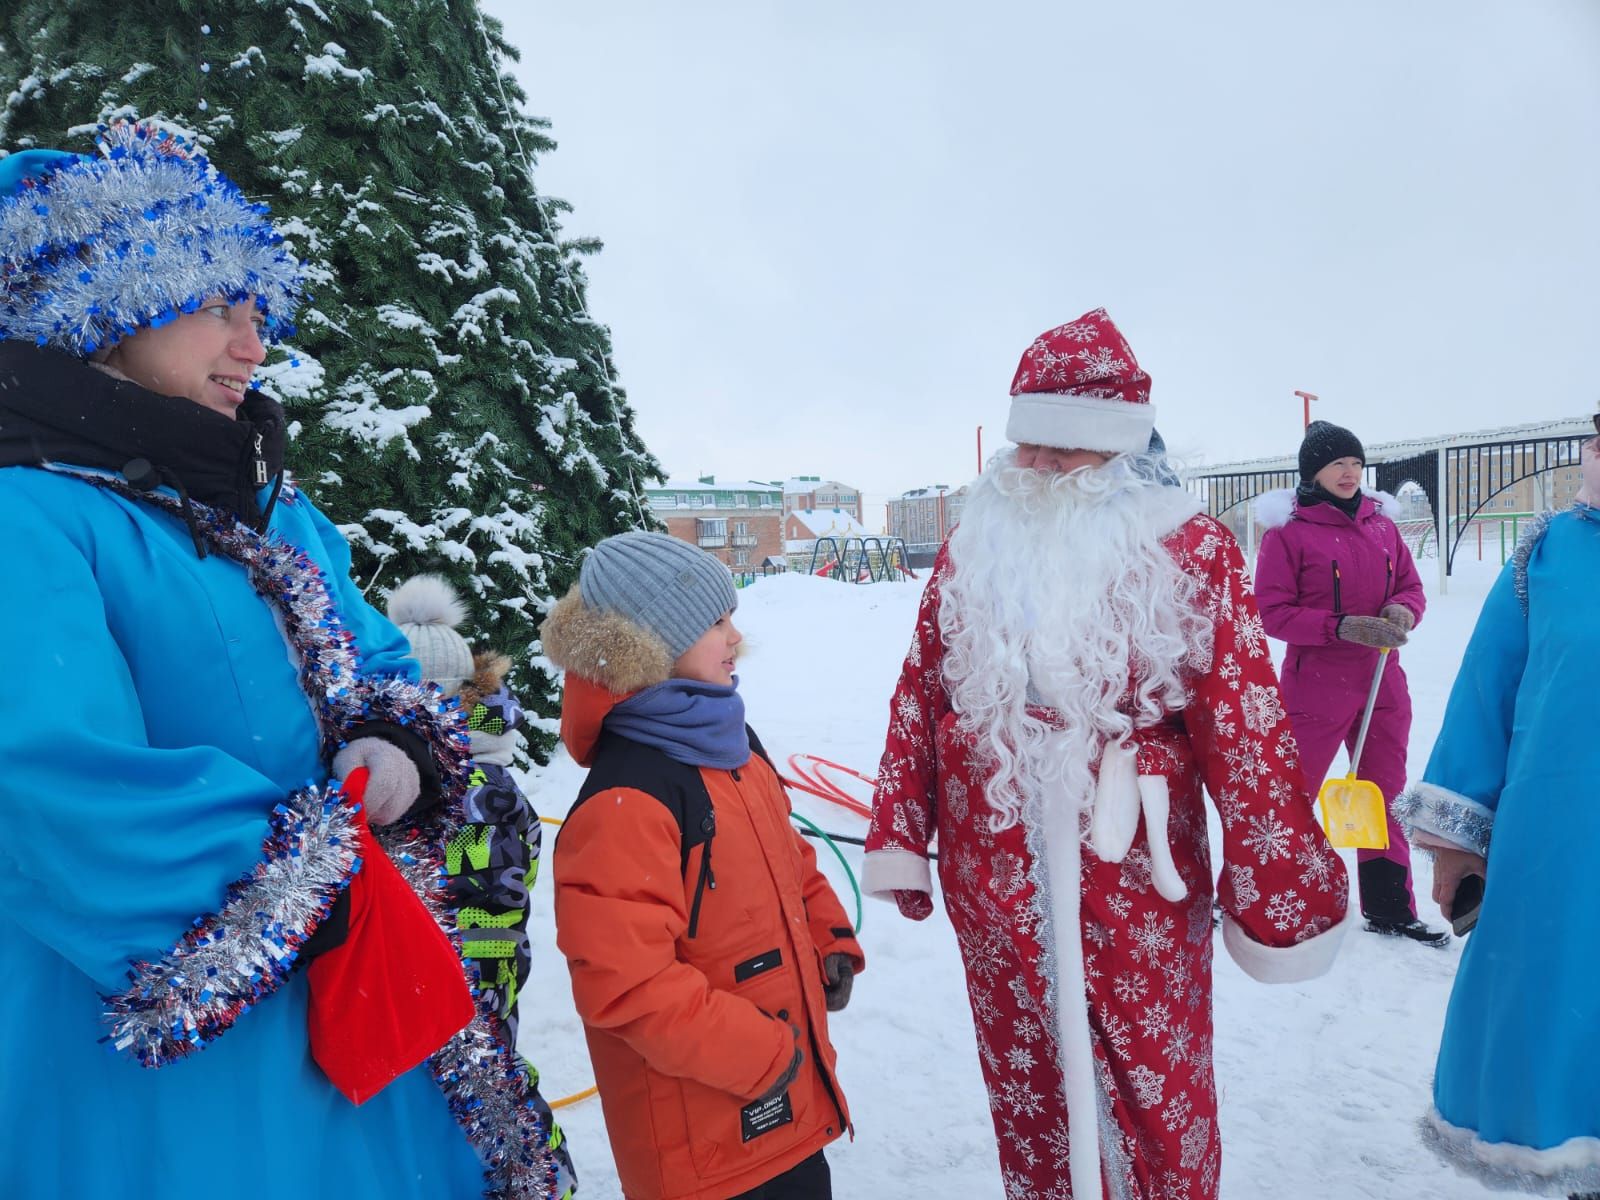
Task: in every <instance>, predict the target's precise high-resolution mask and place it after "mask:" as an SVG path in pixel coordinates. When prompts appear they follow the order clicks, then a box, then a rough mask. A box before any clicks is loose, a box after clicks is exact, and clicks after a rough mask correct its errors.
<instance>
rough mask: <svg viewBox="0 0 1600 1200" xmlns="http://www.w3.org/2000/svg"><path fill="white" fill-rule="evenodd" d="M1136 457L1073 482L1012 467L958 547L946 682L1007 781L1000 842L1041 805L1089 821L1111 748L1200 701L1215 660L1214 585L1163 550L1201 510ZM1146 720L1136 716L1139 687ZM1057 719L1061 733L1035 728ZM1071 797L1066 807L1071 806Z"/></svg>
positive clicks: (947, 611)
mask: <svg viewBox="0 0 1600 1200" xmlns="http://www.w3.org/2000/svg"><path fill="white" fill-rule="evenodd" d="M1145 466H1146V464H1145V463H1143V462H1142V461H1141V460H1140V459H1139V458H1137V457H1135V456H1128V455H1121V456H1118V457H1116V458H1113V459H1111V460H1109V461H1108V462H1107V463H1105V464H1104V465H1103V466H1099V467H1092V468H1084V469H1080V470H1077V471H1073V472H1071V473H1069V474H1065V475H1063V474H1057V473H1046V472H1040V471H1033V470H1023V469H1021V468H1019V467H1017V466H1016V464H1015V456H1014V452H1009V451H1008V452H1005V453H1002V454H1000V455H997V456H996V458H995V460H994V461H993V462H992V463H991V464H990V466H989V469H988V470H987V471H985V472H984V473H983V474H982V475H981V476H980V477H979V478H978V480H977V482H976V483H974V484H973V485H972V488H971V490H970V492H969V494H968V499H967V503H966V507H965V510H964V511H963V513H962V518H961V524H960V525H959V526H958V527H957V529H956V531H955V532H954V533H953V534H952V535H951V537H950V558H951V563H952V569H951V573H950V575H949V577H948V578H947V579H946V581H945V583H944V585H943V588H942V591H941V599H940V608H939V625H940V631H941V633H942V634H943V637H944V643H945V656H944V668H943V673H944V683H945V687H946V688H947V690H948V692H949V695H950V699H951V703H952V707H953V708H954V709H955V712H956V714H957V718H958V720H959V722H960V727H961V730H962V731H963V732H964V733H966V734H967V735H969V736H971V737H973V738H974V739H975V741H976V743H977V746H978V749H979V751H980V753H981V754H982V755H983V756H984V757H986V758H987V759H988V760H989V763H990V764H991V765H992V767H993V771H992V773H991V775H990V778H989V782H988V785H987V789H986V790H987V798H988V801H989V806H990V809H991V814H990V822H991V824H992V825H993V827H994V828H995V829H997V830H999V829H1005V828H1008V827H1010V826H1012V825H1014V824H1016V822H1017V821H1018V820H1019V819H1020V818H1021V817H1022V811H1023V806H1024V804H1025V803H1026V802H1027V801H1028V799H1029V798H1030V797H1037V798H1038V799H1039V800H1041V801H1043V800H1044V799H1045V798H1046V797H1049V798H1050V801H1051V803H1057V802H1061V801H1065V802H1066V803H1069V804H1072V805H1074V806H1075V807H1077V808H1079V809H1080V810H1082V809H1083V808H1084V807H1085V806H1087V804H1088V803H1089V800H1090V798H1091V796H1092V794H1093V786H1094V765H1095V764H1096V763H1097V762H1098V761H1099V759H1100V753H1101V751H1102V749H1103V748H1104V746H1105V744H1106V742H1108V741H1113V740H1120V739H1122V738H1125V737H1127V736H1128V735H1129V734H1130V733H1132V732H1133V730H1134V729H1135V728H1136V727H1147V726H1150V725H1153V724H1155V723H1157V722H1159V721H1160V720H1162V719H1163V718H1164V717H1165V716H1166V714H1167V713H1168V712H1171V711H1174V710H1176V709H1180V708H1182V707H1183V706H1184V704H1185V702H1186V700H1187V695H1188V692H1187V687H1186V685H1185V682H1184V676H1185V675H1186V674H1188V673H1190V672H1193V671H1198V670H1203V669H1205V668H1206V667H1207V666H1208V665H1209V664H1210V660H1211V651H1212V630H1211V623H1210V621H1208V620H1207V619H1206V618H1205V617H1204V616H1202V615H1201V613H1200V612H1199V610H1198V608H1197V606H1196V596H1197V593H1198V586H1197V585H1196V583H1195V582H1194V581H1193V580H1192V579H1191V578H1190V577H1189V576H1188V575H1186V574H1185V573H1184V572H1183V571H1182V570H1181V569H1180V568H1179V567H1178V565H1177V563H1176V562H1175V561H1174V560H1173V558H1172V556H1171V554H1169V553H1168V552H1167V551H1166V549H1165V548H1163V546H1162V545H1161V539H1162V538H1164V537H1166V536H1167V535H1168V534H1170V533H1172V532H1173V531H1174V530H1176V529H1177V528H1178V527H1179V526H1180V525H1182V524H1183V522H1184V521H1186V520H1188V518H1189V517H1191V516H1193V515H1194V514H1195V513H1196V512H1197V511H1199V507H1200V506H1199V503H1198V501H1195V500H1194V499H1193V498H1192V497H1190V496H1188V495H1186V494H1185V493H1184V492H1182V491H1181V490H1179V489H1177V488H1171V487H1167V486H1164V485H1162V484H1160V483H1158V482H1155V481H1153V480H1152V479H1151V478H1149V477H1148V475H1147V474H1146V473H1145V471H1144V469H1143V468H1144V467H1145ZM1130 681H1132V683H1133V691H1132V694H1131V699H1132V703H1131V706H1122V707H1119V706H1120V705H1121V704H1122V701H1123V699H1124V696H1125V694H1127V692H1128V687H1129V683H1130ZM1030 701H1031V702H1033V703H1036V704H1038V705H1041V706H1043V707H1045V708H1050V709H1054V710H1055V711H1056V712H1057V713H1058V714H1060V717H1061V721H1062V727H1061V728H1059V729H1058V728H1056V727H1054V726H1053V725H1052V724H1048V723H1046V722H1044V721H1041V720H1039V719H1038V718H1036V717H1033V716H1030V715H1029V713H1028V705H1029V702H1030ZM1058 797H1059V800H1058V799H1057V798H1058Z"/></svg>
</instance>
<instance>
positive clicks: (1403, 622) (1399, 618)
mask: <svg viewBox="0 0 1600 1200" xmlns="http://www.w3.org/2000/svg"><path fill="white" fill-rule="evenodd" d="M1378 615H1379V616H1380V617H1382V618H1383V619H1384V620H1385V621H1387V622H1389V624H1391V625H1398V626H1400V632H1401V633H1410V632H1411V630H1412V629H1413V628H1414V627H1415V626H1416V623H1417V618H1416V617H1415V616H1413V615H1412V612H1411V610H1410V609H1409V608H1407V607H1406V606H1405V605H1404V604H1385V605H1384V606H1383V608H1382V610H1381V611H1379V613H1378Z"/></svg>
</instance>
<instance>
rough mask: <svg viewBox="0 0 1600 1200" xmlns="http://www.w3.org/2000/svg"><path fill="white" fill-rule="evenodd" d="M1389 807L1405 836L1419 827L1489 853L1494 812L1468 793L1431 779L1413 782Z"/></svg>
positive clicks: (1468, 848)
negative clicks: (1452, 789) (1467, 794)
mask: <svg viewBox="0 0 1600 1200" xmlns="http://www.w3.org/2000/svg"><path fill="white" fill-rule="evenodd" d="M1389 808H1390V811H1392V812H1393V813H1394V819H1395V820H1396V821H1399V822H1400V824H1401V826H1402V827H1403V828H1404V829H1405V831H1406V836H1407V837H1411V836H1413V835H1415V833H1416V832H1417V830H1419V829H1420V830H1423V831H1425V832H1427V833H1431V834H1434V835H1436V836H1438V837H1442V838H1444V840H1445V841H1447V842H1453V843H1454V844H1455V845H1457V846H1460V847H1461V848H1462V849H1464V850H1471V851H1472V852H1473V853H1474V854H1478V855H1481V856H1483V857H1485V858H1487V857H1488V854H1489V837H1490V835H1491V834H1492V833H1493V832H1494V812H1493V810H1491V809H1489V808H1487V807H1485V806H1484V805H1482V804H1479V803H1478V802H1477V801H1476V800H1474V799H1472V798H1471V797H1470V796H1463V795H1462V794H1461V793H1460V792H1453V791H1451V790H1450V789H1449V788H1446V787H1440V786H1439V785H1438V784H1434V783H1416V784H1412V785H1411V786H1410V787H1408V788H1407V789H1406V790H1405V791H1403V792H1401V793H1400V794H1399V795H1398V796H1396V797H1395V798H1394V799H1393V800H1392V801H1390V802H1389Z"/></svg>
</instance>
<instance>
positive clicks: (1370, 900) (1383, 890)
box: [1356, 858, 1450, 949]
mask: <svg viewBox="0 0 1600 1200" xmlns="http://www.w3.org/2000/svg"><path fill="white" fill-rule="evenodd" d="M1356 880H1357V883H1358V884H1359V886H1360V888H1361V915H1362V916H1364V917H1366V918H1367V929H1368V931H1369V932H1371V933H1382V934H1385V935H1387V936H1389V937H1404V938H1410V939H1411V940H1412V941H1414V942H1421V943H1422V944H1423V945H1424V946H1432V947H1434V948H1435V949H1441V948H1443V947H1445V946H1448V945H1449V944H1450V931H1449V930H1447V929H1434V928H1433V927H1432V926H1430V925H1424V924H1423V923H1422V922H1421V921H1419V920H1417V918H1416V917H1414V916H1412V915H1411V893H1410V891H1409V890H1408V889H1407V888H1406V869H1405V868H1404V867H1402V866H1401V865H1400V864H1399V863H1397V862H1390V861H1389V860H1388V859H1387V858H1374V859H1369V860H1368V861H1367V862H1364V863H1361V864H1360V865H1359V866H1357V867H1356Z"/></svg>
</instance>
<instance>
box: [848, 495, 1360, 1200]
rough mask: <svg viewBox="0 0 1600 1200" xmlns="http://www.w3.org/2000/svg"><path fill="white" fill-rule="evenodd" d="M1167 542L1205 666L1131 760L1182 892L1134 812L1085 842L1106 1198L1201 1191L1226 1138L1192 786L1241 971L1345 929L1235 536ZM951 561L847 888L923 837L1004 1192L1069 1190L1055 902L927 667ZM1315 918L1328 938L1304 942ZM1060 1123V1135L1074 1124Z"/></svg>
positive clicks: (1207, 865)
mask: <svg viewBox="0 0 1600 1200" xmlns="http://www.w3.org/2000/svg"><path fill="white" fill-rule="evenodd" d="M1164 545H1166V547H1167V548H1168V549H1169V551H1170V552H1171V553H1172V555H1173V556H1174V558H1175V560H1176V561H1177V562H1178V564H1179V566H1180V567H1181V568H1182V569H1183V570H1184V571H1185V572H1187V573H1188V574H1189V575H1190V576H1191V577H1193V578H1194V579H1195V580H1196V581H1197V582H1198V583H1199V584H1200V588H1201V590H1200V604H1201V607H1202V610H1203V611H1204V612H1205V613H1206V615H1208V616H1209V617H1210V618H1211V620H1212V622H1213V625H1214V631H1215V643H1214V651H1213V654H1212V659H1211V663H1210V666H1209V668H1208V669H1207V670H1205V671H1204V672H1203V673H1198V674H1194V675H1192V676H1191V677H1189V678H1187V679H1186V681H1185V682H1186V684H1187V685H1188V688H1189V701H1188V704H1187V706H1186V707H1185V708H1184V709H1183V710H1182V711H1181V712H1174V713H1172V714H1169V716H1168V718H1167V719H1166V720H1165V721H1164V722H1162V723H1161V724H1159V725H1156V726H1154V727H1151V728H1145V729H1141V730H1138V731H1137V732H1136V734H1135V742H1136V744H1137V747H1138V770H1139V773H1140V774H1141V775H1155V774H1159V775H1163V776H1165V777H1166V779H1167V781H1168V789H1169V795H1170V800H1171V816H1170V823H1169V830H1168V834H1169V841H1170V843H1171V849H1172V857H1173V861H1174V862H1175V864H1176V866H1177V869H1178V872H1179V874H1180V875H1181V876H1182V877H1183V879H1184V881H1185V883H1186V884H1187V886H1188V896H1187V897H1186V898H1185V899H1184V900H1183V901H1181V902H1179V903H1176V904H1174V903H1171V902H1169V901H1167V900H1165V899H1163V898H1162V897H1161V896H1160V895H1158V894H1157V892H1156V890H1155V888H1154V887H1153V885H1152V883H1151V877H1150V868H1151V859H1150V850H1149V843H1148V840H1147V837H1146V831H1145V826H1144V823H1143V821H1142V820H1141V822H1140V825H1139V830H1138V834H1137V836H1136V837H1135V839H1134V843H1133V847H1132V849H1131V850H1130V851H1129V853H1128V855H1127V856H1126V858H1125V859H1124V860H1123V861H1122V862H1120V863H1111V862H1105V861H1102V860H1101V859H1100V858H1098V857H1097V856H1096V855H1095V853H1094V850H1093V849H1092V848H1091V847H1090V845H1089V842H1088V839H1087V838H1084V839H1082V843H1081V850H1080V853H1081V858H1082V886H1081V893H1080V894H1081V900H1080V908H1079V912H1080V925H1081V938H1082V953H1083V967H1084V975H1085V980H1086V995H1085V997H1084V999H1083V1002H1082V1003H1083V1004H1084V1005H1085V1014H1086V1016H1087V1019H1088V1024H1089V1033H1090V1038H1089V1041H1090V1044H1091V1046H1092V1050H1093V1056H1094V1075H1095V1076H1096V1079H1097V1083H1098V1088H1097V1091H1098V1093H1099V1095H1100V1099H1101V1109H1102V1111H1101V1114H1100V1116H1099V1121H1098V1123H1099V1128H1100V1161H1101V1169H1102V1171H1103V1172H1104V1179H1105V1183H1106V1195H1107V1196H1110V1197H1113V1198H1122V1197H1126V1198H1128V1200H1208V1198H1210V1197H1215V1196H1216V1195H1217V1184H1218V1173H1219V1169H1220V1163H1221V1148H1220V1145H1219V1142H1218V1135H1217V1090H1216V1083H1215V1080H1214V1077H1213V1074H1212V1025H1211V953H1212V917H1211V908H1212V903H1211V902H1212V878H1213V872H1212V867H1211V862H1210V854H1209V848H1208V844H1207V835H1206V819H1205V809H1204V802H1203V800H1202V788H1204V789H1205V790H1209V791H1210V793H1211V795H1212V797H1213V799H1214V801H1215V803H1216V805H1217V809H1218V812H1219V814H1220V817H1221V823H1222V828H1223V872H1222V877H1221V881H1220V900H1221V905H1222V908H1223V911H1224V914H1225V917H1224V923H1225V927H1224V941H1225V943H1226V944H1227V946H1228V949H1229V950H1230V952H1232V953H1233V955H1234V957H1235V958H1236V959H1238V960H1239V962H1240V965H1241V966H1243V967H1244V968H1245V969H1246V970H1247V971H1249V972H1250V973H1251V974H1252V975H1254V976H1256V977H1257V978H1260V979H1266V980H1273V979H1283V980H1290V979H1301V978H1309V977H1311V976H1312V975H1316V974H1320V973H1321V971H1322V970H1324V969H1326V966H1327V964H1328V962H1329V961H1330V960H1331V958H1332V956H1333V951H1334V949H1335V948H1336V946H1337V942H1338V937H1337V936H1336V934H1337V932H1339V931H1342V924H1341V923H1342V921H1343V918H1344V916H1345V905H1346V880H1345V872H1344V866H1343V863H1342V862H1341V861H1340V860H1339V858H1338V856H1337V855H1336V854H1335V853H1334V852H1333V850H1332V848H1331V847H1330V846H1329V845H1328V842H1327V839H1326V837H1325V836H1324V834H1323V832H1322V829H1321V827H1320V826H1319V825H1318V824H1317V821H1316V819H1315V817H1314V815H1313V812H1312V807H1311V801H1310V797H1309V796H1308V794H1307V791H1306V787H1305V784H1304V782H1303V780H1302V778H1301V774H1300V770H1299V766H1298V764H1297V761H1296V754H1295V745H1294V738H1293V734H1292V733H1291V731H1290V726H1289V722H1288V718H1287V716H1286V715H1285V712H1284V707H1283V703H1282V699H1281V697H1280V695H1279V691H1278V681H1277V676H1276V674H1275V673H1274V671H1273V667H1272V662H1271V660H1270V659H1269V657H1268V654H1267V639H1266V633H1265V631H1264V630H1263V628H1262V624H1261V618H1260V615H1259V614H1258V613H1257V611H1256V605H1255V599H1254V596H1253V594H1252V591H1251V586H1250V581H1249V575H1248V572H1247V569H1246V567H1245V563H1244V559H1243V556H1242V555H1241V554H1240V551H1239V547H1238V544H1237V543H1236V542H1235V540H1234V538H1233V536H1232V535H1231V534H1230V533H1228V532H1227V530H1226V529H1224V528H1223V527H1222V526H1221V525H1219V524H1218V523H1217V522H1215V521H1214V520H1212V519H1211V518H1209V517H1205V516H1196V517H1194V518H1192V519H1190V520H1189V521H1188V522H1187V523H1186V524H1184V525H1183V526H1182V527H1181V528H1179V529H1178V530H1177V531H1176V532H1175V533H1173V534H1171V535H1170V536H1169V537H1168V538H1167V539H1166V540H1165V542H1164ZM948 570H949V562H948V551H945V552H943V553H941V555H940V560H939V562H938V563H937V564H936V566H935V570H934V574H933V577H932V579H930V581H929V583H928V586H927V589H926V590H925V592H924V594H923V598H922V607H921V610H920V612H919V614H918V619H917V629H916V636H915V639H914V640H913V642H912V646H911V650H910V653H909V654H908V655H907V656H906V661H905V666H904V668H903V670H902V672H901V676H900V682H899V686H898V688H897V689H896V692H895V696H894V700H893V703H892V708H891V716H890V725H889V735H888V742H887V746H886V748H885V750H884V754H883V760H882V763H881V765H880V767H879V773H878V786H877V793H876V796H875V797H874V806H873V820H872V829H871V831H870V833H869V834H868V836H867V851H868V853H867V865H866V870H865V877H864V882H865V883H866V885H867V888H868V890H870V891H872V892H874V893H875V894H880V895H881V894H887V893H889V892H890V891H891V890H893V889H908V888H909V889H912V890H918V889H921V890H927V888H928V887H929V882H930V881H929V878H928V868H927V860H926V855H927V852H928V847H929V842H930V840H931V839H932V838H933V837H934V835H935V834H937V836H938V849H939V881H940V885H941V888H942V891H943V894H944V903H945V908H946V911H947V912H948V913H949V916H950V920H951V923H952V924H953V925H954V926H955V931H956V937H957V939H958V941H959V944H960V948H961V954H962V958H963V960H964V961H965V965H966V974H967V988H968V995H969V999H970V1001H971V1005H972V1015H973V1024H974V1027H975V1029H976V1032H977V1039H978V1054H979V1058H980V1060H981V1064H982V1068H983V1074H984V1079H985V1081H986V1084H987V1088H988V1094H989V1107H990V1110H991V1113H992V1116H993V1118H994V1125H995V1133H996V1136H997V1139H998V1142H999V1149H1000V1163H1001V1169H1002V1174H1003V1176H1004V1179H1005V1195H1006V1198H1007V1200H1066V1198H1067V1197H1069V1196H1071V1194H1072V1193H1071V1184H1070V1180H1069V1175H1068V1145H1069V1139H1068V1136H1067V1130H1068V1121H1067V1112H1066V1104H1065V1100H1064V1098H1063V1090H1062V1066H1061V1062H1060V1053H1059V1049H1058V1025H1057V1017H1058V1014H1057V1013H1056V1012H1055V989H1054V987H1053V982H1054V981H1053V978H1051V973H1052V968H1051V965H1050V964H1051V961H1052V955H1051V954H1050V953H1048V952H1046V951H1047V950H1048V947H1046V946H1044V945H1043V943H1044V942H1046V941H1047V940H1048V938H1049V933H1048V929H1049V924H1050V919H1049V912H1050V909H1049V905H1048V903H1047V901H1046V899H1045V895H1044V889H1043V888H1042V887H1041V886H1040V885H1041V883H1042V881H1043V880H1044V879H1046V878H1048V876H1047V875H1041V874H1040V873H1039V872H1040V871H1041V870H1042V864H1040V863H1038V862H1036V851H1035V848H1036V847H1038V846H1039V843H1038V842H1037V841H1033V840H1030V837H1029V830H1028V829H1027V827H1026V826H1027V822H1026V821H1024V822H1019V823H1018V824H1016V825H1014V826H1012V827H1011V828H1009V829H1005V830H1001V831H998V832H996V831H994V830H992V829H991V828H990V822H989V809H988V807H987V804H986V802H985V799H984V792H983V786H984V769H983V767H982V765H981V763H980V762H978V761H976V760H977V759H978V757H979V756H978V754H977V753H976V748H975V746H974V745H973V743H972V741H971V740H970V739H969V738H967V737H966V736H964V735H963V734H962V733H961V732H960V731H959V730H958V728H957V726H956V714H955V713H954V712H953V711H952V710H951V707H950V703H949V699H948V695H947V693H946V690H945V688H944V686H943V684H942V682H941V677H940V666H941V659H942V654H943V643H942V639H941V637H940V633H939V601H940V587H941V584H942V582H943V580H944V578H945V576H946V574H947V573H948ZM1041 715H1045V714H1041ZM919 875H920V879H919ZM924 915H925V914H924ZM1330 930H1334V931H1335V935H1334V936H1320V935H1323V934H1325V933H1327V932H1328V931H1330ZM1068 1015H1071V1014H1068ZM1073 1117H1074V1119H1073V1128H1074V1129H1079V1128H1082V1127H1083V1125H1084V1122H1083V1120H1081V1119H1080V1118H1079V1117H1078V1115H1077V1114H1074V1115H1073ZM1088 1120H1089V1121H1091V1122H1092V1121H1093V1120H1094V1118H1092V1117H1091V1118H1088ZM1089 1127H1090V1128H1093V1125H1092V1124H1091V1125H1090V1126H1089Z"/></svg>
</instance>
